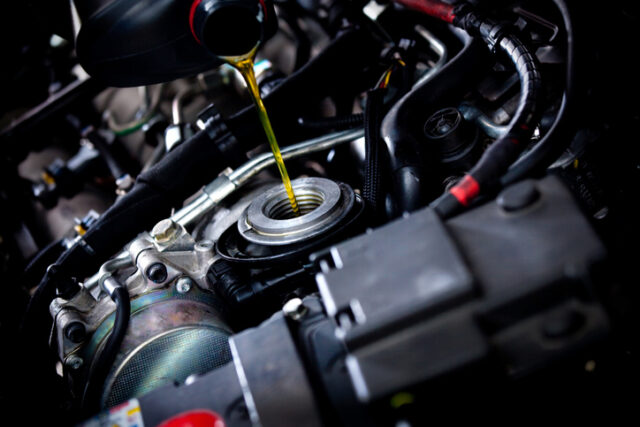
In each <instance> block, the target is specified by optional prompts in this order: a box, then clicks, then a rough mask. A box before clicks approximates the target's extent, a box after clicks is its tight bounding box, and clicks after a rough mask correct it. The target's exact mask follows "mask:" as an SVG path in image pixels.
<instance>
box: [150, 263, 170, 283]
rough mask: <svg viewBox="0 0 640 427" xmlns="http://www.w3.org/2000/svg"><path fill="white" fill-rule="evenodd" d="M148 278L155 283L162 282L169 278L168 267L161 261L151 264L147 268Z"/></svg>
mask: <svg viewBox="0 0 640 427" xmlns="http://www.w3.org/2000/svg"><path fill="white" fill-rule="evenodd" d="M147 278H148V279H149V280H151V281H152V282H153V283H162V282H164V281H165V280H167V267H165V266H164V264H162V263H161V262H156V263H154V264H151V265H150V266H149V268H147Z"/></svg>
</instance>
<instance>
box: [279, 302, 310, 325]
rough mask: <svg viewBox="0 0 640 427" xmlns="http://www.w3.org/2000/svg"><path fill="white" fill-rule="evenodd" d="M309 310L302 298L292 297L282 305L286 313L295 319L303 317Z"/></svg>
mask: <svg viewBox="0 0 640 427" xmlns="http://www.w3.org/2000/svg"><path fill="white" fill-rule="evenodd" d="M308 311H309V309H308V308H307V307H305V305H304V304H303V303H302V300H301V299H300V298H292V299H290V300H289V301H287V302H286V303H285V304H284V306H283V307H282V312H283V313H284V315H285V316H287V317H288V318H289V319H291V320H295V321H298V320H300V319H302V318H303V317H304V316H305V314H307V312H308Z"/></svg>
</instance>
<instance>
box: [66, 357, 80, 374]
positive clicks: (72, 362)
mask: <svg viewBox="0 0 640 427" xmlns="http://www.w3.org/2000/svg"><path fill="white" fill-rule="evenodd" d="M83 363H84V360H82V358H81V357H78V356H76V355H75V354H72V355H71V356H69V357H67V358H66V359H65V361H64V365H65V366H66V367H67V368H70V369H73V370H74V371H75V370H77V369H80V367H81V366H82V364H83Z"/></svg>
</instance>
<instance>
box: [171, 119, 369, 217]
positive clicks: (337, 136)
mask: <svg viewBox="0 0 640 427" xmlns="http://www.w3.org/2000/svg"><path fill="white" fill-rule="evenodd" d="M363 136H364V130H363V129H350V130H344V131H340V132H335V133H331V134H328V135H324V136H321V137H318V138H314V139H310V140H307V141H304V142H301V143H299V144H294V145H290V146H288V147H284V148H283V149H282V151H281V153H282V158H283V159H284V160H289V159H293V158H296V157H301V156H304V155H307V154H311V153H316V152H318V151H323V150H328V149H330V148H333V147H335V146H337V145H340V144H343V143H345V142H350V141H353V140H355V139H358V138H362V137H363ZM275 163H276V161H275V158H274V157H273V154H271V153H263V154H259V155H257V156H255V157H254V158H252V159H251V160H249V161H248V162H246V163H245V164H243V165H242V166H240V167H239V168H238V169H236V170H235V171H232V172H230V171H227V172H225V173H223V174H222V175H220V176H219V177H217V178H216V179H215V180H213V181H212V182H211V183H210V184H209V185H207V186H206V187H204V189H203V194H201V195H200V196H198V197H197V198H196V199H195V200H194V201H193V202H191V203H189V204H188V205H187V206H185V207H183V208H182V209H180V210H179V211H178V212H176V213H175V214H173V215H172V216H171V219H172V220H173V221H175V222H177V223H178V224H180V225H182V226H184V227H187V226H189V225H192V224H194V223H195V222H196V221H198V220H199V219H200V218H202V217H203V216H204V215H205V214H206V213H207V212H208V211H209V210H211V209H212V208H213V207H215V206H216V205H217V204H218V203H220V202H221V201H222V200H224V199H225V198H226V197H227V196H229V195H230V194H231V193H233V192H234V191H235V190H236V189H238V188H239V187H241V186H243V185H244V184H245V183H246V182H247V181H249V180H250V179H251V178H253V177H254V176H256V175H257V174H258V173H260V172H261V171H263V170H265V169H266V168H268V167H269V166H273V165H275Z"/></svg>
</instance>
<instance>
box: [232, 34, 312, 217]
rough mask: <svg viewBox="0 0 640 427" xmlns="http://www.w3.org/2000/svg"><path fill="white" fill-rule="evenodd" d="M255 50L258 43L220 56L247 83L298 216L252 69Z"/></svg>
mask: <svg viewBox="0 0 640 427" xmlns="http://www.w3.org/2000/svg"><path fill="white" fill-rule="evenodd" d="M257 50H258V45H256V46H255V47H254V48H253V49H251V51H250V52H248V53H246V54H244V55H239V56H224V57H222V59H223V60H224V61H225V62H227V63H228V64H229V65H231V66H233V67H234V68H235V69H236V70H238V71H239V72H240V74H242V78H243V79H244V81H245V83H246V84H247V88H248V89H249V93H250V95H251V98H252V99H253V103H254V105H255V107H256V110H257V111H258V118H259V119H260V123H261V124H262V127H263V128H264V133H265V134H266V135H267V140H268V141H269V146H270V147H271V151H272V152H273V157H274V158H275V159H276V164H277V165H278V171H280V176H281V177H282V183H283V184H284V188H285V190H286V192H287V197H288V198H289V202H290V203H291V210H292V211H293V214H294V215H295V216H298V215H300V211H299V209H298V202H297V201H296V195H295V194H294V193H293V187H292V186H291V180H290V179H289V174H288V173H287V168H286V167H285V165H284V160H283V159H282V154H280V147H279V146H278V141H277V140H276V136H275V134H274V133H273V128H272V127H271V121H270V120H269V116H268V115H267V109H266V108H265V106H264V103H263V102H262V97H261V96H260V89H259V88H258V83H257V81H256V76H255V73H254V71H253V59H254V57H255V55H256V51H257Z"/></svg>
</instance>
